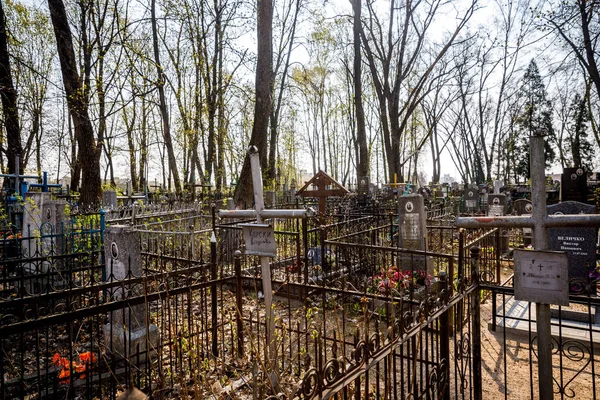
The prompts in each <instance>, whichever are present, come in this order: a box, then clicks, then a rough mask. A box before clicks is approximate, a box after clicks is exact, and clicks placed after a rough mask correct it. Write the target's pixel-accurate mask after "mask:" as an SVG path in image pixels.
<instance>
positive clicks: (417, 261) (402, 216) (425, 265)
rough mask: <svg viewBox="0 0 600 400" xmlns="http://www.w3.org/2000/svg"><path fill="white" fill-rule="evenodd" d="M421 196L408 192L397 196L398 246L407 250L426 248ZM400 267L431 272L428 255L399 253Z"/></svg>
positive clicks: (424, 214) (425, 226) (423, 209)
mask: <svg viewBox="0 0 600 400" xmlns="http://www.w3.org/2000/svg"><path fill="white" fill-rule="evenodd" d="M426 217H427V215H426V213H425V203H424V201H423V196H421V195H418V194H409V195H405V196H400V197H398V232H399V235H398V247H400V248H403V249H408V250H422V251H426V250H427V225H426ZM398 265H399V266H400V267H401V268H402V269H426V270H427V272H428V273H429V274H433V269H432V265H431V260H430V257H426V256H423V255H415V254H406V253H404V254H400V255H399V257H398Z"/></svg>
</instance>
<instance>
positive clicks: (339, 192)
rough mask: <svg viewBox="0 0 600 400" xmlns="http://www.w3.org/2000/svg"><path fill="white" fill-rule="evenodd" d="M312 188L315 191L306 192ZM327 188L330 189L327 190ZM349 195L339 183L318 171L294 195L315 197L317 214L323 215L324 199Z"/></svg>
mask: <svg viewBox="0 0 600 400" xmlns="http://www.w3.org/2000/svg"><path fill="white" fill-rule="evenodd" d="M311 186H314V187H316V188H317V189H313V190H308V188H309V187H311ZM327 186H332V188H330V189H327ZM348 193H350V192H349V191H348V189H346V188H345V187H344V186H342V184H341V183H339V182H338V181H336V180H335V179H333V178H332V177H331V176H329V175H327V173H326V172H324V171H321V170H319V172H317V174H316V175H315V176H313V177H312V178H311V180H309V181H308V182H306V184H305V185H304V186H302V188H301V189H300V190H298V192H297V193H296V195H298V196H301V197H316V198H318V199H319V214H321V215H324V214H325V199H327V197H329V196H344V195H346V194H348Z"/></svg>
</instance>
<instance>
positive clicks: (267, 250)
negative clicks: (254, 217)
mask: <svg viewBox="0 0 600 400" xmlns="http://www.w3.org/2000/svg"><path fill="white" fill-rule="evenodd" d="M239 226H241V227H242V230H243V231H244V241H245V242H246V254H247V255H251V256H264V257H277V243H276V242H275V232H274V230H273V227H272V226H271V225H269V224H239Z"/></svg>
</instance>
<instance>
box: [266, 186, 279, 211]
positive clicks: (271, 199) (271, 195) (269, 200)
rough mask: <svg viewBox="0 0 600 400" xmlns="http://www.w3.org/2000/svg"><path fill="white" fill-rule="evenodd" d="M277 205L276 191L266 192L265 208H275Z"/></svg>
mask: <svg viewBox="0 0 600 400" xmlns="http://www.w3.org/2000/svg"><path fill="white" fill-rule="evenodd" d="M276 204H277V193H276V192H275V191H274V190H265V208H273V207H275V205H276Z"/></svg>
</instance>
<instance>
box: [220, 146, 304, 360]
mask: <svg viewBox="0 0 600 400" xmlns="http://www.w3.org/2000/svg"><path fill="white" fill-rule="evenodd" d="M248 155H249V156H250V167H251V169H252V186H253V187H254V210H220V211H219V218H256V226H257V227H264V224H262V223H263V221H264V220H265V219H271V218H307V217H312V216H314V211H313V210H312V209H306V210H305V209H299V210H292V209H290V210H275V209H268V210H267V209H265V203H264V198H263V181H262V172H261V170H260V159H259V156H258V149H257V148H256V147H255V146H250V148H249V149H248ZM246 226H247V225H246ZM256 254H258V253H256ZM260 266H261V273H262V283H263V291H264V295H265V309H266V310H265V313H266V319H267V329H266V330H267V342H268V343H269V349H268V350H269V351H268V353H267V358H268V359H269V360H271V362H272V363H271V365H272V366H273V367H274V366H275V363H274V362H273V361H275V360H274V359H272V357H274V355H275V354H276V343H275V340H274V337H273V333H274V332H275V318H274V315H273V291H272V289H271V269H270V257H269V256H262V255H261V257H260ZM240 311H241V310H240Z"/></svg>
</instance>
